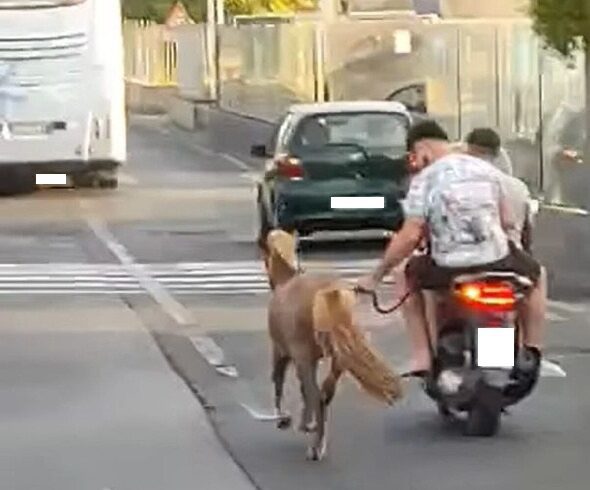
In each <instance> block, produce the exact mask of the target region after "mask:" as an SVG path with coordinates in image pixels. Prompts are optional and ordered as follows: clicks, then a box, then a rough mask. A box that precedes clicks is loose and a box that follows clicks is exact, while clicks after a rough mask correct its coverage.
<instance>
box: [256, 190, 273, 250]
mask: <svg viewBox="0 0 590 490" xmlns="http://www.w3.org/2000/svg"><path fill="white" fill-rule="evenodd" d="M256 208H257V214H258V228H257V230H256V233H257V236H256V240H257V242H258V243H262V241H263V240H265V238H266V235H268V233H269V232H270V230H272V225H271V224H270V220H269V219H268V213H267V211H266V209H265V207H264V205H263V204H262V202H261V201H260V199H258V200H257V202H256Z"/></svg>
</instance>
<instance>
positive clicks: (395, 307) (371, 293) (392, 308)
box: [353, 285, 412, 315]
mask: <svg viewBox="0 0 590 490" xmlns="http://www.w3.org/2000/svg"><path fill="white" fill-rule="evenodd" d="M353 291H354V292H355V293H357V294H366V295H369V296H371V303H372V305H373V308H374V309H375V311H377V313H380V314H381V315H390V314H391V313H393V312H394V311H396V310H398V309H399V308H401V306H402V305H403V304H404V303H405V302H406V300H407V299H408V298H409V297H410V294H412V291H410V290H407V291H406V292H405V293H404V295H403V296H402V297H401V298H400V299H399V300H398V301H397V302H396V303H395V304H394V305H393V306H390V307H388V308H387V307H383V306H381V304H380V303H379V297H378V296H377V292H376V291H369V290H366V289H364V288H362V287H360V286H358V285H357V286H355V287H354V288H353Z"/></svg>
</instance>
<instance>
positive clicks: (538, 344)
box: [519, 267, 547, 351]
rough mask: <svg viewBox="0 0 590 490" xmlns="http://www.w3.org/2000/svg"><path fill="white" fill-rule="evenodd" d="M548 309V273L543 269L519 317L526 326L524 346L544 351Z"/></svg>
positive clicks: (523, 304)
mask: <svg viewBox="0 0 590 490" xmlns="http://www.w3.org/2000/svg"><path fill="white" fill-rule="evenodd" d="M546 309H547V271H546V270H545V268H544V267H542V268H541V275H540V277H539V282H538V283H537V286H536V287H535V289H533V290H532V291H531V292H530V294H529V297H528V298H527V299H526V301H524V302H523V303H522V308H521V310H520V311H519V315H520V317H521V319H522V321H523V325H524V344H525V345H526V346H528V347H535V348H537V349H539V351H542V350H543V338H544V334H545V314H546Z"/></svg>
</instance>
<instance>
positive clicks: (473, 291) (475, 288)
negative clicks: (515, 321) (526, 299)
mask: <svg viewBox="0 0 590 490" xmlns="http://www.w3.org/2000/svg"><path fill="white" fill-rule="evenodd" d="M455 293H456V295H457V297H458V298H459V299H460V300H461V301H462V302H463V303H465V304H467V305H469V306H472V307H475V308H482V309H487V310H493V311H512V310H513V309H514V308H515V306H516V295H515V294H514V289H513V288H512V286H511V285H510V284H508V283H503V282H494V283H492V282H473V283H465V284H461V285H460V286H458V287H457V289H456V291H455Z"/></svg>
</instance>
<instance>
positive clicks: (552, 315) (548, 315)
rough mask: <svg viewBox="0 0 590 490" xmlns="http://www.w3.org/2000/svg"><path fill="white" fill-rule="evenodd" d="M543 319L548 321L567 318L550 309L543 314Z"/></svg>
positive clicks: (562, 320)
mask: <svg viewBox="0 0 590 490" xmlns="http://www.w3.org/2000/svg"><path fill="white" fill-rule="evenodd" d="M545 319H547V320H549V321H550V322H565V321H566V320H567V318H564V317H562V316H561V315H559V314H557V313H553V312H551V311H548V312H547V313H546V314H545Z"/></svg>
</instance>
